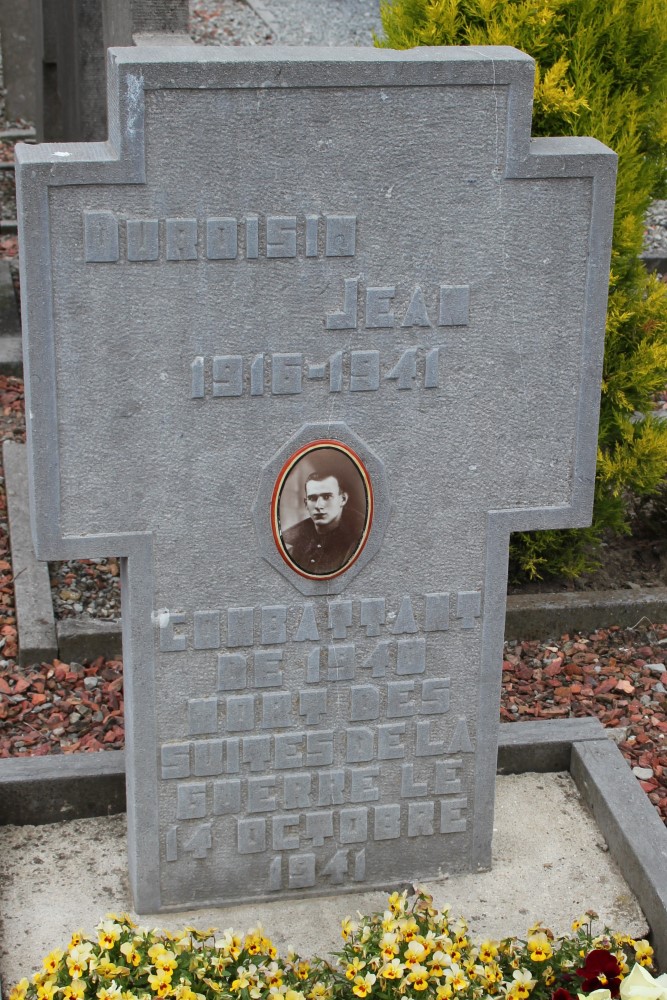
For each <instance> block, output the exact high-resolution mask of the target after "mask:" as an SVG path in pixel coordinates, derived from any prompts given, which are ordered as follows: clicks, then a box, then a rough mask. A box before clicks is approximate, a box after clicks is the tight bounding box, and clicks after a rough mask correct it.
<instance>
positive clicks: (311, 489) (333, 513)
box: [306, 476, 347, 529]
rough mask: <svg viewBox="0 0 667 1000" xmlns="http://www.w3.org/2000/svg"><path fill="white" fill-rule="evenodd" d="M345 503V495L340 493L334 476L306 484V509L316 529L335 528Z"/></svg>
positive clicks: (313, 480) (312, 480)
mask: <svg viewBox="0 0 667 1000" xmlns="http://www.w3.org/2000/svg"><path fill="white" fill-rule="evenodd" d="M346 503H347V493H343V492H341V489H340V487H339V486H338V480H337V479H336V477H335V476H327V477H326V478H325V479H311V480H310V481H309V482H307V483H306V508H307V510H308V513H309V514H310V516H311V518H312V519H313V522H314V524H315V527H316V528H318V529H319V528H324V529H330V528H335V527H336V525H337V524H339V523H340V519H341V517H342V516H343V507H344V506H345V504H346Z"/></svg>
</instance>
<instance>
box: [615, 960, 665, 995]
mask: <svg viewBox="0 0 667 1000" xmlns="http://www.w3.org/2000/svg"><path fill="white" fill-rule="evenodd" d="M621 1000H667V974H665V973H663V974H662V975H661V976H658V978H657V979H654V978H653V976H652V975H651V973H650V972H647V971H646V969H645V968H644V967H643V966H642V965H635V966H633V968H632V971H631V972H630V974H629V975H628V976H626V977H625V979H624V980H623V981H622V983H621Z"/></svg>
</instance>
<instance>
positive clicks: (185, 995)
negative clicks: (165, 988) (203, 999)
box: [171, 979, 201, 1000]
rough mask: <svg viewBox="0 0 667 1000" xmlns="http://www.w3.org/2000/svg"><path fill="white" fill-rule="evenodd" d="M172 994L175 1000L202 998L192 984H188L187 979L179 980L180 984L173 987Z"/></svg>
mask: <svg viewBox="0 0 667 1000" xmlns="http://www.w3.org/2000/svg"><path fill="white" fill-rule="evenodd" d="M171 992H172V996H173V997H174V998H175V1000H197V997H198V996H201V994H197V993H195V992H194V990H193V989H192V987H191V986H190V984H189V983H187V982H186V981H185V979H181V980H179V982H178V984H177V985H176V986H174V987H172V991H171Z"/></svg>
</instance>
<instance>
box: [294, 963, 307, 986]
mask: <svg viewBox="0 0 667 1000" xmlns="http://www.w3.org/2000/svg"><path fill="white" fill-rule="evenodd" d="M309 975H310V963H309V962H305V961H304V962H299V964H298V965H297V967H296V977H297V979H301V980H302V981H303V980H304V979H308V976H309Z"/></svg>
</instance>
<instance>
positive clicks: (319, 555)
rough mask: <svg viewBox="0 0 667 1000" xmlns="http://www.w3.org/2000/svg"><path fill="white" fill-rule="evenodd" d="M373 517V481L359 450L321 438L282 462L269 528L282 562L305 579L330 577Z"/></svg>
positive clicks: (351, 556) (348, 558) (352, 554)
mask: <svg viewBox="0 0 667 1000" xmlns="http://www.w3.org/2000/svg"><path fill="white" fill-rule="evenodd" d="M372 521H373V487H372V485H371V480H370V476H369V475H368V471H367V469H366V467H365V465H364V463H363V462H362V460H361V459H360V458H359V456H358V455H357V453H356V452H355V451H353V450H352V448H350V447H349V446H348V445H346V444H343V443H342V441H335V440H330V439H322V440H319V441H311V442H310V443H309V444H307V445H304V446H303V447H302V448H299V450H298V451H296V452H294V454H293V455H291V456H290V458H289V459H288V460H287V461H286V462H285V464H284V465H283V467H282V469H281V470H280V473H279V475H278V478H277V479H276V483H275V486H274V488H273V494H272V498H271V529H272V532H273V540H274V542H275V544H276V548H277V549H278V552H279V553H280V555H281V557H282V559H283V560H284V562H285V563H287V565H288V566H289V567H290V569H292V570H293V571H294V572H295V573H298V575H299V576H302V577H305V578H306V579H308V580H332V579H334V578H335V577H337V576H340V575H341V574H342V573H345V572H346V570H348V569H349V568H350V566H352V565H354V563H355V562H356V561H357V559H358V558H359V556H360V555H361V553H362V551H363V549H364V547H365V545H366V542H367V541H368V537H369V535H370V531H371V525H372Z"/></svg>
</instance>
